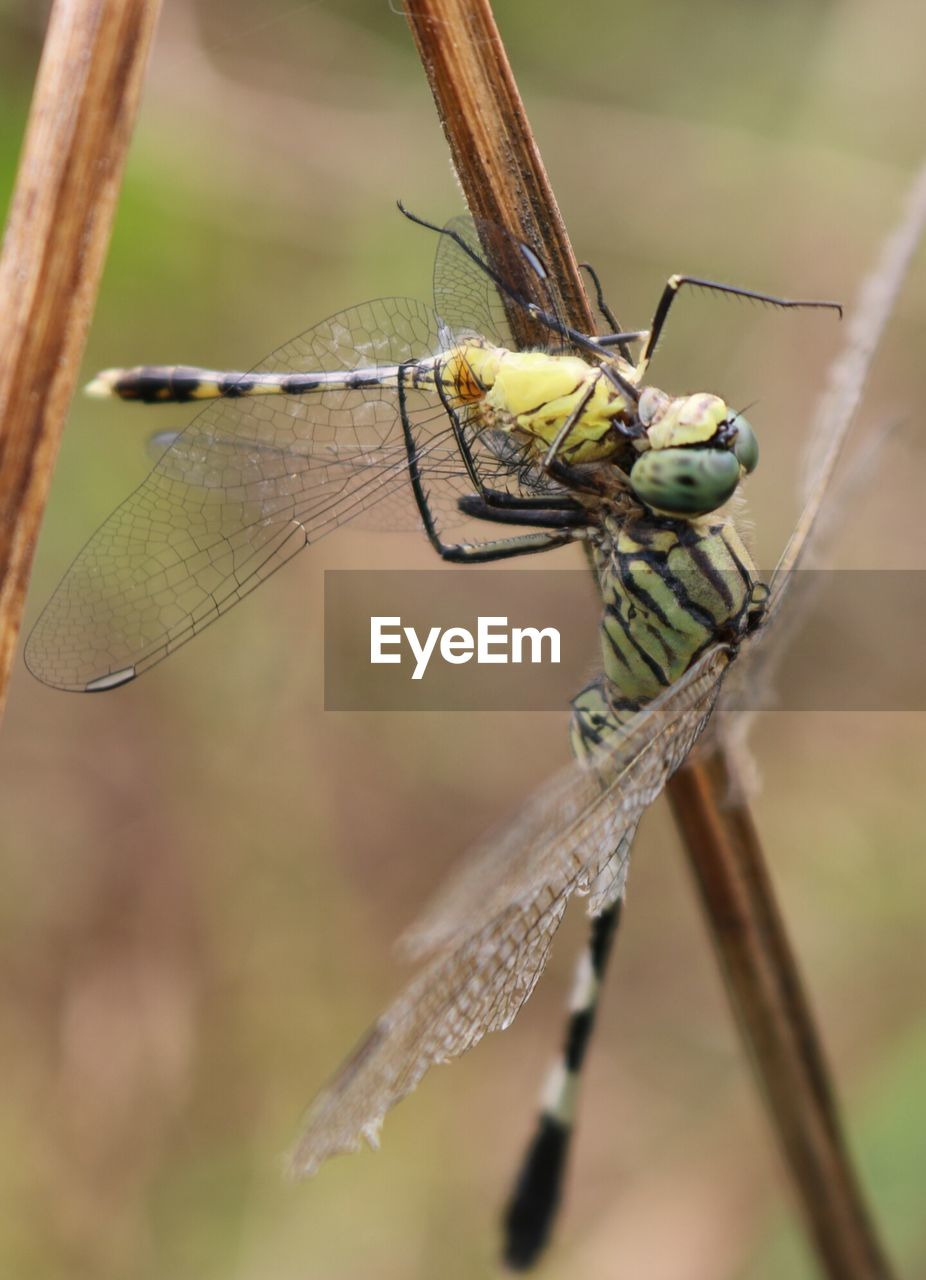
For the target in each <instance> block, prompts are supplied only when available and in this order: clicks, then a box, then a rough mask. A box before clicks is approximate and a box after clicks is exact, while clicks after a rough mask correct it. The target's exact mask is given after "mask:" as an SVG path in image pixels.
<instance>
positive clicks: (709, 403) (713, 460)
mask: <svg viewBox="0 0 926 1280" xmlns="http://www.w3.org/2000/svg"><path fill="white" fill-rule="evenodd" d="M638 413H639V415H640V421H641V423H642V424H643V427H644V428H645V431H646V437H645V447H644V451H643V452H641V454H640V456H639V457H638V458H637V460H636V462H635V463H634V465H633V467H632V469H631V472H630V483H631V485H632V487H633V491H634V493H635V494H636V496H637V497H638V498H639V499H640V501H641V502H643V503H645V504H646V506H648V507H653V508H654V509H655V510H657V511H663V512H666V513H667V514H668V515H677V516H695V515H705V514H706V513H707V512H709V511H715V510H716V509H717V508H718V507H721V506H723V504H724V503H725V502H726V501H727V500H728V499H729V498H731V497H732V496H733V493H734V491H735V490H736V487H737V485H738V484H739V482H740V480H741V478H742V476H743V474H744V473H745V474H748V473H749V472H750V471H754V470H755V468H756V466H757V464H758V461H759V445H758V442H757V440H756V437H755V434H754V432H753V430H752V427H751V426H750V425H749V423H748V422H747V421H746V419H745V418H744V417H743V415H742V414H741V413H737V412H736V411H735V410H734V409H731V408H730V407H729V406H728V405H727V404H726V403H725V401H723V400H721V399H720V397H719V396H714V395H708V394H707V393H706V392H699V393H698V394H696V395H691V396H679V397H677V398H676V399H672V398H671V397H670V396H667V395H666V394H665V392H663V391H659V390H657V389H656V388H655V387H646V388H645V389H644V390H643V392H642V393H641V395H640V402H639V405H638Z"/></svg>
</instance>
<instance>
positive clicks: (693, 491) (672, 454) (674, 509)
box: [630, 437, 758, 516]
mask: <svg viewBox="0 0 926 1280" xmlns="http://www.w3.org/2000/svg"><path fill="white" fill-rule="evenodd" d="M753 438H754V437H753ZM756 453H757V454H758V450H757V451H756ZM739 478H740V460H739V458H738V457H737V456H736V454H735V453H731V452H730V451H729V450H728V449H684V448H679V449H651V450H650V451H649V452H648V453H643V454H641V455H640V457H639V458H637V460H636V462H635V463H634V464H633V469H632V470H631V472H630V483H631V485H632V486H633V491H634V493H635V494H636V495H637V497H638V498H639V499H640V501H641V502H645V503H646V505H647V506H648V507H655V508H656V509H657V510H659V511H666V512H668V513H669V514H670V515H679V516H695V515H704V514H705V513H706V512H708V511H715V510H716V509H717V507H722V506H723V504H724V503H725V502H726V500H727V499H728V498H729V497H731V495H732V494H733V491H734V490H735V489H736V486H737V485H738V484H739Z"/></svg>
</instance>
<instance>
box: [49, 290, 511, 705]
mask: <svg viewBox="0 0 926 1280" xmlns="http://www.w3.org/2000/svg"><path fill="white" fill-rule="evenodd" d="M439 335H440V327H439V325H438V322H437V320H436V318H435V316H434V315H433V313H432V312H431V311H430V310H429V309H428V308H427V307H425V306H423V305H422V304H421V303H418V302H415V301H413V300H411V299H405V298H388V299H385V298H384V299H379V300H377V301H375V302H370V303H366V304H363V305H362V306H359V307H353V308H351V309H350V310H348V311H344V312H341V313H340V314H338V315H335V316H332V317H331V318H330V319H329V320H326V321H324V322H323V323H322V324H319V325H317V326H316V327H315V328H313V329H310V330H308V332H306V333H304V334H302V335H301V336H300V337H298V338H295V339H293V340H292V341H291V342H289V343H287V345H286V346H284V347H281V348H280V349H279V350H278V351H276V352H274V353H273V355H271V356H270V357H269V358H268V359H267V360H266V361H264V362H263V363H262V364H261V365H260V366H259V369H260V370H261V371H267V372H274V373H281V372H287V373H289V372H301V373H308V372H314V371H318V370H326V371H336V370H341V369H344V370H348V369H356V368H366V367H376V366H380V367H386V366H390V365H396V364H398V363H401V362H402V361H406V360H412V359H417V358H421V357H423V356H427V355H430V354H433V353H434V352H435V351H437V350H438V349H439V343H440V336H439ZM406 407H407V415H408V418H409V421H410V423H411V425H412V430H413V432H414V434H415V436H416V440H417V443H418V445H419V447H420V450H421V465H422V474H423V477H424V481H425V487H426V489H427V490H428V492H429V494H430V497H431V501H432V503H433V505H434V507H435V509H436V512H437V514H438V517H439V518H440V516H441V515H444V516H446V517H447V518H448V519H450V520H453V521H454V522H459V519H460V516H459V512H458V510H457V505H456V504H457V499H458V497H459V496H460V495H461V494H463V493H466V492H468V491H469V490H470V489H471V485H470V483H469V481H468V479H467V477H466V475H465V472H464V469H463V464H462V460H461V458H460V454H459V451H458V448H457V444H456V441H455V439H454V436H453V433H452V430H451V422H450V417H449V415H448V413H447V412H446V410H445V408H444V406H443V405H442V404H441V403H440V402H439V401H438V400H437V399H436V398H435V397H434V396H433V395H431V394H428V393H425V392H424V391H415V390H411V389H409V391H408V395H407V406H406ZM470 433H471V434H473V432H472V429H470ZM476 452H477V464H479V465H484V466H485V468H486V471H487V474H492V475H494V474H502V473H508V472H510V470H511V467H512V459H511V458H510V457H508V456H506V455H502V454H500V453H499V451H498V449H497V448H495V447H494V446H493V444H492V442H491V441H489V440H486V441H485V442H481V441H480V442H479V443H478V445H477V446H476ZM373 508H380V509H381V510H383V511H384V512H385V513H386V515H385V519H384V520H383V521H382V523H384V524H386V525H393V526H396V525H398V526H405V527H407V526H408V525H409V524H412V523H416V522H417V521H416V517H414V518H413V505H412V503H411V501H410V498H409V493H408V484H407V459H406V451H405V446H404V443H403V440H402V428H401V422H400V419H399V416H398V411H397V405H396V396H395V392H394V388H393V387H389V386H365V387H363V388H359V389H351V390H340V391H338V390H327V391H324V392H320V393H313V394H311V395H301V396H287V395H276V396H260V397H237V398H234V397H226V398H223V399H218V400H215V401H212V402H211V403H209V404H208V406H207V407H206V408H205V409H203V410H202V412H201V413H199V415H198V416H197V417H196V418H195V419H194V421H193V422H192V423H191V424H190V426H189V427H187V429H186V430H185V431H183V432H182V433H181V434H180V435H179V436H177V437H176V439H175V440H173V442H172V443H171V444H170V446H169V447H168V448H167V449H166V451H165V452H164V453H163V455H162V456H161V458H160V459H159V461H158V463H157V465H156V466H155V468H154V470H153V471H152V472H151V474H150V475H149V476H148V478H147V479H146V480H145V481H144V482H143V483H142V485H141V486H140V487H139V488H138V489H137V490H136V491H135V492H134V493H133V494H132V495H131V496H130V497H129V498H128V499H127V500H126V501H125V502H124V503H122V505H121V506H120V507H118V508H117V509H116V511H114V512H113V514H112V515H111V516H110V517H109V519H108V520H106V521H105V523H104V524H103V525H102V526H101V527H100V528H99V529H98V530H97V532H96V533H95V534H94V535H93V537H92V538H91V539H90V541H89V542H88V543H87V545H86V546H85V547H84V549H83V550H82V551H81V553H80V554H79V555H78V557H77V559H76V560H75V561H74V563H73V564H72V565H71V567H70V569H69V570H68V572H67V574H66V575H65V577H64V579H63V581H62V582H61V584H60V585H59V587H58V589H57V591H56V592H55V594H54V596H53V597H52V599H51V600H50V602H49V604H48V605H47V607H46V609H45V611H44V612H43V614H42V615H41V617H40V619H39V621H38V623H37V624H36V627H35V629H34V630H33V632H32V635H31V636H30V638H29V642H28V644H27V647H26V662H27V664H28V666H29V668H30V670H31V671H32V672H33V674H34V675H36V676H38V678H39V679H40V680H43V681H44V682H45V683H46V684H50V685H54V686H56V687H58V688H62V689H71V690H86V689H88V688H89V689H100V688H110V687H113V686H114V685H116V684H120V683H124V682H125V681H126V680H128V679H132V678H133V677H134V676H136V675H138V674H140V673H141V672H142V671H145V670H147V669H148V668H149V667H151V666H153V665H154V664H155V663H157V662H159V661H161V660H162V659H163V658H165V657H166V656H167V655H168V654H169V653H171V652H173V651H174V650H175V649H177V648H178V647H179V646H180V645H182V644H184V643H185V642H186V641H187V640H189V639H191V638H192V637H193V636H194V635H196V634H197V633H198V632H199V631H201V630H203V628H204V627H206V626H208V625H209V623H211V622H213V621H215V620H216V619H217V618H219V617H221V616H222V614H224V613H226V612H227V611H228V610H229V609H230V608H231V607H232V606H233V605H235V604H236V603H237V602H238V601H239V600H241V599H243V597H244V596H245V595H247V594H248V593H249V592H250V591H252V590H253V589H254V588H255V587H256V586H258V585H259V584H260V583H261V582H263V581H264V580H265V579H266V578H267V577H269V575H270V574H271V573H273V572H274V571H275V570H276V569H278V568H279V567H280V566H281V565H283V564H285V563H286V562H287V561H288V560H289V559H291V558H292V556H293V555H295V554H296V552H297V551H299V550H301V549H302V548H303V547H304V546H306V545H307V544H308V543H310V542H315V541H317V540H318V539H319V538H321V537H323V536H324V535H325V534H326V533H329V532H330V531H331V530H332V529H335V528H337V527H339V526H340V525H343V524H345V523H347V522H348V521H350V520H353V519H355V518H357V517H358V516H359V515H361V513H363V512H367V511H370V510H371V509H373Z"/></svg>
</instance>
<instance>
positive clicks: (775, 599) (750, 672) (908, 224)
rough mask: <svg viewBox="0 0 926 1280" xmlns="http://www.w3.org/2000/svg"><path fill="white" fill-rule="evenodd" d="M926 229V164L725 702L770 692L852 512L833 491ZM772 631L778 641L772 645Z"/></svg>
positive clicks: (870, 288)
mask: <svg viewBox="0 0 926 1280" xmlns="http://www.w3.org/2000/svg"><path fill="white" fill-rule="evenodd" d="M924 226H926V167H924V168H923V169H921V171H920V173H919V175H918V177H917V178H916V180H915V181H914V183H913V186H912V188H911V190H910V193H909V195H908V197H907V204H906V208H905V211H904V214H903V217H902V218H901V220H900V222H899V223H898V225H897V227H896V228H895V229H894V230H893V232H892V233H891V234H890V235H889V236H888V238H887V240H886V241H885V242H884V245H883V248H882V250H881V254H880V256H879V259H878V262H877V263H876V264H875V268H874V270H873V271H872V272H871V273H870V274H869V275H868V276H867V277H866V278H865V280H864V281H863V283H862V287H861V289H860V291H859V295H858V298H857V299H856V302H855V305H854V306H853V308H852V311H851V314H850V317H849V321H848V331H847V333H846V338H845V343H844V345H843V348H842V351H841V352H840V353H839V355H838V356H837V357H836V359H835V360H834V361H833V363H832V365H831V366H830V369H829V373H828V376H827V384H826V389H825V391H824V393H823V395H822V397H821V398H820V401H819V403H818V405H817V407H816V410H815V412H814V415H813V419H812V422H811V427H810V430H809V433H808V438H807V449H806V454H805V458H804V465H803V472H804V483H803V494H802V496H803V499H804V508H803V510H802V512H801V515H800V517H799V519H798V521H797V524H796V525H795V528H794V532H793V533H792V535H791V537H790V539H789V541H788V544H787V546H786V547H785V550H784V552H783V553H782V555H781V558H780V560H779V562H778V565H777V566H776V569H775V572H774V575H773V577H772V581H771V584H770V587H771V594H770V597H769V605H768V610H767V613H766V620H765V622H764V623H763V625H762V626H761V627H760V628H759V629H758V630H757V631H756V632H755V633H754V634H753V635H751V636H749V637H748V638H747V639H746V640H745V641H744V643H743V645H742V649H741V652H740V655H739V657H738V659H737V662H736V668H735V672H734V674H733V676H732V678H731V680H730V681H729V682H728V684H727V689H726V691H725V702H729V703H731V704H735V705H738V706H747V705H749V701H750V700H749V698H748V697H747V694H746V689H747V687H749V688H755V687H757V686H759V687H761V688H762V690H763V691H764V690H765V689H767V688H768V687H769V685H770V684H771V682H772V680H773V678H774V674H775V668H776V666H777V661H778V659H779V658H780V657H781V655H782V654H783V652H784V651H785V650H786V648H787V643H786V642H787V640H788V639H789V638H790V634H791V632H792V631H793V630H795V629H796V622H797V621H799V616H800V605H801V604H802V600H800V599H798V598H797V592H795V590H794V584H795V582H797V581H798V579H799V577H800V575H798V574H797V573H796V570H797V569H799V568H800V567H802V566H803V567H808V566H809V564H810V563H811V557H814V558H816V556H817V554H818V553H819V551H820V544H821V542H825V541H826V539H827V538H828V537H829V536H830V535H831V534H832V532H833V530H834V528H835V527H838V525H839V524H840V523H841V521H842V520H843V519H845V518H846V515H847V514H848V512H849V511H850V510H851V509H852V508H851V504H850V503H848V502H846V503H844V504H842V505H840V503H839V502H838V498H839V496H840V495H839V492H838V491H834V486H833V477H834V474H835V471H836V468H837V466H838V464H839V462H840V460H841V458H842V456H843V454H844V452H845V446H846V442H847V439H848V436H849V432H850V429H851V427H852V423H853V421H854V418H855V414H856V411H857V409H858V406H859V404H860V403H861V399H862V395H863V392H864V389H865V383H866V382H867V379H868V374H869V372H870V369H871V365H872V363H873V361H874V358H875V356H876V355H877V352H878V350H879V347H880V344H881V341H882V339H883V336H884V332H885V329H886V328H887V325H888V323H889V321H890V318H891V316H892V315H893V312H894V308H895V305H896V302H897V297H898V295H899V293H900V291H901V289H902V287H903V284H904V281H905V280H906V278H907V274H908V272H909V269H910V263H911V261H912V258H913V255H914V253H915V252H916V250H917V248H918V246H919V243H920V240H921V238H922V236H923V231H924ZM843 496H845V495H844V494H843ZM809 579H810V575H808V576H807V578H806V579H805V582H806V584H807V586H808V589H809V586H810V583H809ZM785 606H787V607H785ZM779 623H783V624H784V625H783V626H779ZM773 631H774V633H775V639H774V641H773V642H772V643H769V641H770V637H771V635H772V633H773Z"/></svg>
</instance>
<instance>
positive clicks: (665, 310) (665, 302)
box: [634, 275, 842, 382]
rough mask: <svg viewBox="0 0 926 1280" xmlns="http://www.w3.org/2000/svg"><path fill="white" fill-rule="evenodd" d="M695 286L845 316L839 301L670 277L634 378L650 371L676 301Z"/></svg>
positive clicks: (734, 295)
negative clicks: (681, 292) (782, 295)
mask: <svg viewBox="0 0 926 1280" xmlns="http://www.w3.org/2000/svg"><path fill="white" fill-rule="evenodd" d="M686 284H687V285H691V286H692V287H693V288H695V289H708V290H710V291H711V292H712V293H725V294H729V295H730V296H732V297H734V298H749V299H751V300H752V301H753V302H765V303H767V304H768V305H769V306H772V307H786V308H789V309H790V308H792V307H793V308H799V307H817V308H819V307H823V308H826V309H828V310H830V311H837V312H838V313H839V316H840V318H841V317H842V306H841V305H840V304H839V303H838V302H824V301H820V300H815V299H799V298H776V297H774V296H773V295H772V294H770V293H758V292H756V290H754V289H741V288H740V287H739V286H738V285H732V284H719V283H718V282H717V281H716V280H704V279H702V278H701V277H700V276H678V275H675V276H669V278H668V280H667V281H666V285H665V288H664V289H663V291H662V297H661V298H660V299H659V304H658V306H657V307H656V311H655V314H654V315H653V320H652V324H651V325H650V327H649V336H648V337H647V339H646V344H645V346H644V348H643V354H642V355H641V356H640V360H639V362H638V364H637V367H636V369H635V371H634V381H635V382H639V381H640V379H641V378H642V377H643V375H644V374H645V373H646V369H647V366H648V365H649V362H650V360H651V359H652V357H653V352H654V351H655V350H656V344H657V343H658V341H659V338H660V336H661V335H662V330H663V327H664V326H665V323H666V318H667V317H668V314H669V311H670V310H671V308H672V303H673V302H674V301H675V299H676V298H677V297H678V294H679V290H680V289H681V288H682V287H683V286H684V285H686Z"/></svg>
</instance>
